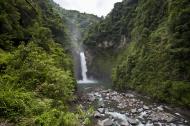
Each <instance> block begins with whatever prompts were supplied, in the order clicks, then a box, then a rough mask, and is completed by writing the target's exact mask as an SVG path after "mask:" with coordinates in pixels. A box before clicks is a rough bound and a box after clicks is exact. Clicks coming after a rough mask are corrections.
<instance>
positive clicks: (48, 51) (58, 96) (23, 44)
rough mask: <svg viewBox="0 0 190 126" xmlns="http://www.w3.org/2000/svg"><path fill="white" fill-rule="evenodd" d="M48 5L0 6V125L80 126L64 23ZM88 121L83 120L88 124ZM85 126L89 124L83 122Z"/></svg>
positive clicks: (41, 1)
mask: <svg viewBox="0 0 190 126" xmlns="http://www.w3.org/2000/svg"><path fill="white" fill-rule="evenodd" d="M53 8H54V6H53V4H52V1H50V0H16V1H15V0H1V1H0V87H1V88H0V125H21V126H25V125H45V126H60V125H67V126H70V125H71V126H72V125H80V123H83V124H86V123H88V122H89V121H88V119H87V117H88V115H87V114H85V113H83V114H82V112H83V111H82V110H81V109H80V108H79V111H80V113H79V114H80V120H79V114H77V113H71V112H69V106H70V105H69V104H70V102H71V101H73V99H74V98H75V97H74V95H73V94H74V91H75V88H76V80H75V79H74V76H73V75H74V74H73V65H72V64H73V63H72V60H71V56H70V54H69V52H68V50H65V49H66V47H68V46H69V41H70V40H69V37H68V33H67V32H66V27H65V24H66V23H65V22H64V21H63V20H62V18H61V17H60V16H59V14H58V13H57V12H55V11H54V10H53ZM84 119H85V120H84ZM83 121H85V122H83Z"/></svg>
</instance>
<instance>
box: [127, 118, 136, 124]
mask: <svg viewBox="0 0 190 126" xmlns="http://www.w3.org/2000/svg"><path fill="white" fill-rule="evenodd" d="M127 120H128V122H129V123H130V124H131V125H137V124H138V121H136V119H132V118H128V119H127Z"/></svg>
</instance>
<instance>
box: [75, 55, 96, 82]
mask: <svg viewBox="0 0 190 126" xmlns="http://www.w3.org/2000/svg"><path fill="white" fill-rule="evenodd" d="M80 62H81V74H82V80H79V81H78V83H96V81H94V80H89V79H88V77H87V71H88V69H87V66H86V57H85V54H84V52H80Z"/></svg>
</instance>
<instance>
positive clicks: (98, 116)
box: [94, 111, 102, 118]
mask: <svg viewBox="0 0 190 126" xmlns="http://www.w3.org/2000/svg"><path fill="white" fill-rule="evenodd" d="M94 117H95V118H101V117H102V115H101V114H100V113H99V112H98V111H96V112H95V113H94Z"/></svg>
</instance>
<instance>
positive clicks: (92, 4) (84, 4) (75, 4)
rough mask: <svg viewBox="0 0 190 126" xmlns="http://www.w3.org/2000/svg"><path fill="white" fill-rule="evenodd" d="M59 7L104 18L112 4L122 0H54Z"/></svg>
mask: <svg viewBox="0 0 190 126" xmlns="http://www.w3.org/2000/svg"><path fill="white" fill-rule="evenodd" d="M54 1H55V2H56V3H58V4H59V5H60V6H61V7H63V8H65V9H69V10H78V11H80V12H85V13H90V14H95V15H98V16H106V15H107V14H108V13H109V12H110V11H111V9H112V8H113V6H114V3H116V2H121V1H122V0H54Z"/></svg>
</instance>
